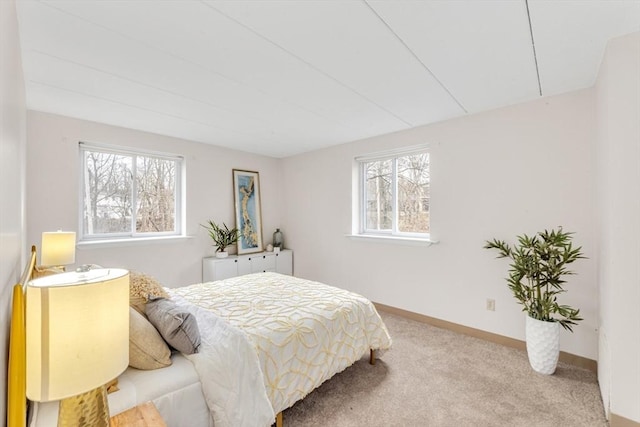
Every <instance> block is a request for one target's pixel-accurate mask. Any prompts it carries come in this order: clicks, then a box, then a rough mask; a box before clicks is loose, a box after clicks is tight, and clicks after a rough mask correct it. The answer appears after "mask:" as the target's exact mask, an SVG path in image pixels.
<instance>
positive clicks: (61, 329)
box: [26, 269, 129, 402]
mask: <svg viewBox="0 0 640 427" xmlns="http://www.w3.org/2000/svg"><path fill="white" fill-rule="evenodd" d="M26 301H27V302H26V307H27V308H26V330H27V397H28V398H29V399H31V400H34V401H39V402H47V401H50V400H59V399H65V398H67V397H71V396H75V395H77V394H80V393H85V392H87V391H90V390H93V389H95V388H97V387H99V386H102V385H104V384H106V383H107V382H109V381H110V380H112V379H114V378H116V377H117V376H118V375H120V374H121V373H122V372H123V371H124V370H125V369H126V368H127V365H128V364H129V272H128V271H127V270H122V269H98V270H91V271H89V272H87V273H76V272H72V273H63V274H54V275H51V276H46V277H42V278H40V279H36V280H32V281H31V282H29V283H28V285H27V293H26Z"/></svg>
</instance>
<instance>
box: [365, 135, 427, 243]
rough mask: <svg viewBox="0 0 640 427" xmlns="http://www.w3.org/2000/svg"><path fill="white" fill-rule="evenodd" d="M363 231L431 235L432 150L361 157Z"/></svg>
mask: <svg viewBox="0 0 640 427" xmlns="http://www.w3.org/2000/svg"><path fill="white" fill-rule="evenodd" d="M356 161H358V163H359V164H360V179H361V184H360V192H361V203H360V234H370V235H387V236H397V237H424V238H425V239H427V238H428V237H429V153H428V152H427V150H426V148H425V147H421V148H414V149H408V150H403V151H401V152H400V151H397V152H390V153H385V154H380V155H375V156H366V157H360V158H357V159H356Z"/></svg>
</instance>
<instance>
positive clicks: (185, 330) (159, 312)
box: [145, 298, 200, 354]
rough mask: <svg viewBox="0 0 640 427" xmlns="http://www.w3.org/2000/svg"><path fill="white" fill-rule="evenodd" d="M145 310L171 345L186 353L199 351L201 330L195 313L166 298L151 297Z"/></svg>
mask: <svg viewBox="0 0 640 427" xmlns="http://www.w3.org/2000/svg"><path fill="white" fill-rule="evenodd" d="M145 312H146V313H147V317H148V318H149V321H150V322H151V323H152V324H153V326H155V327H156V329H157V330H158V332H160V335H162V338H164V340H165V341H166V342H167V343H168V344H169V345H170V346H171V347H173V348H175V349H176V350H178V351H180V352H182V353H184V354H192V353H197V352H198V348H199V347H200V330H199V329H198V322H197V321H196V318H195V316H194V315H193V314H191V313H190V312H189V311H187V310H185V309H184V308H181V307H179V306H178V305H177V304H176V303H175V302H173V301H170V300H168V299H164V298H151V299H149V302H148V303H147V305H146V307H145Z"/></svg>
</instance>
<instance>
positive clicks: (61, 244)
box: [41, 231, 76, 265]
mask: <svg viewBox="0 0 640 427" xmlns="http://www.w3.org/2000/svg"><path fill="white" fill-rule="evenodd" d="M74 262H76V233H74V232H73V231H45V232H44V233H42V259H41V264H42V265H69V264H73V263H74Z"/></svg>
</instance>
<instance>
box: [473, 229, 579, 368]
mask: <svg viewBox="0 0 640 427" xmlns="http://www.w3.org/2000/svg"><path fill="white" fill-rule="evenodd" d="M572 235H573V233H569V232H565V231H563V230H562V227H559V228H558V230H551V231H547V230H545V231H543V232H539V233H537V234H536V235H534V236H533V237H529V236H527V235H526V234H523V235H522V236H517V239H518V243H517V244H516V245H514V246H513V247H512V246H509V245H508V244H507V243H506V242H504V241H502V240H497V239H494V240H493V241H487V242H486V244H485V246H484V248H485V249H497V250H498V258H510V259H511V261H512V262H511V264H510V265H509V277H508V278H507V284H508V286H509V289H511V291H512V292H513V295H514V296H515V298H516V299H517V300H518V302H519V303H520V304H522V311H526V312H527V319H526V320H527V323H526V334H525V335H526V342H527V354H528V356H529V363H530V364H531V367H532V368H533V369H534V370H535V371H536V372H540V373H542V374H547V375H550V374H553V373H554V372H555V370H556V365H557V363H558V356H559V353H560V329H559V328H560V326H562V327H563V328H565V329H566V330H568V331H570V332H573V329H572V326H573V325H577V322H578V321H580V320H582V318H580V317H579V314H580V310H579V309H574V308H572V307H570V306H568V305H561V304H559V303H558V301H557V298H558V296H559V295H560V294H562V293H564V292H566V291H565V289H564V284H565V283H566V281H565V280H563V277H564V276H566V275H571V274H574V272H573V271H570V270H569V269H568V265H569V264H571V263H573V262H575V261H576V260H577V259H580V258H584V257H583V256H582V252H581V251H582V248H581V247H577V248H574V247H573V245H572V244H571V238H572Z"/></svg>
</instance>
